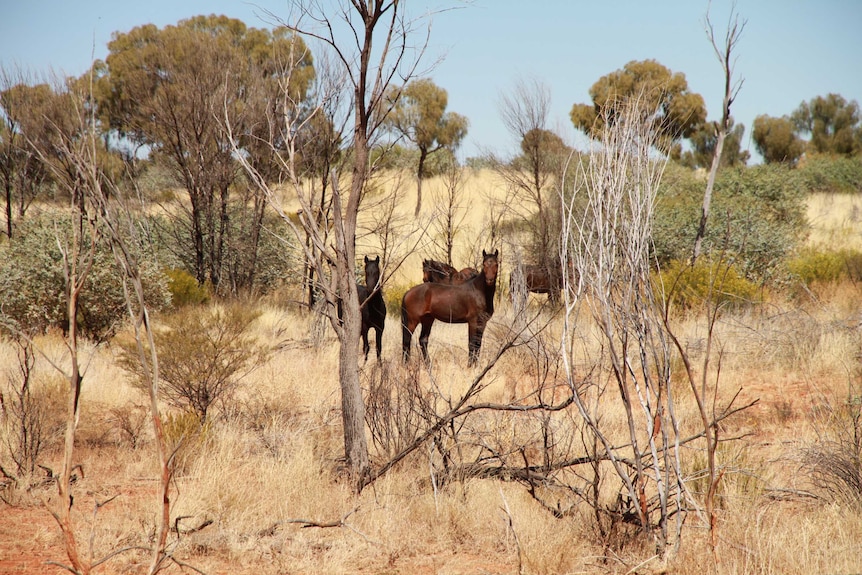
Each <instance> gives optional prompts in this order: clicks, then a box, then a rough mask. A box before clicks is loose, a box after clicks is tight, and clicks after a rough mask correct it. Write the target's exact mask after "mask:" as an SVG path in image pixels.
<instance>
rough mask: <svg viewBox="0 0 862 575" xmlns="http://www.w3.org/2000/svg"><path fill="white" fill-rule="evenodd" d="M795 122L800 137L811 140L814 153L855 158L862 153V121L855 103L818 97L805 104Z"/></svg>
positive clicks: (795, 114) (830, 95)
mask: <svg viewBox="0 0 862 575" xmlns="http://www.w3.org/2000/svg"><path fill="white" fill-rule="evenodd" d="M791 119H792V121H793V123H794V125H795V126H796V129H797V131H798V132H799V133H801V134H807V135H809V136H810V140H809V141H808V151H809V152H810V153H814V154H840V155H844V156H853V155H855V154H858V153H859V152H860V151H862V118H860V115H859V104H858V103H857V102H856V101H855V100H851V101H850V102H848V101H847V100H845V99H844V98H843V97H842V96H840V95H838V94H828V95H827V96H817V97H816V98H812V99H811V100H810V101H809V102H802V104H800V105H799V107H798V108H797V109H796V111H794V112H793V115H792V116H791Z"/></svg>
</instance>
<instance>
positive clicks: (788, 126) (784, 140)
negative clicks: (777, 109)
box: [753, 114, 805, 165]
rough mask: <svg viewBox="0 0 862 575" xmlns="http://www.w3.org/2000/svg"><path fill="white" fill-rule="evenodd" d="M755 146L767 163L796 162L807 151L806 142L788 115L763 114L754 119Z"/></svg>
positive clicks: (791, 163)
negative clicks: (773, 115) (779, 116)
mask: <svg viewBox="0 0 862 575" xmlns="http://www.w3.org/2000/svg"><path fill="white" fill-rule="evenodd" d="M753 138H754V147H755V148H756V149H757V151H758V152H759V153H760V155H761V156H763V161H764V162H766V163H767V164H772V163H784V164H790V165H793V164H795V163H796V162H797V161H798V160H799V158H800V157H801V156H802V154H803V152H804V151H805V142H804V141H803V140H802V139H801V138H800V137H799V136H797V135H796V131H795V129H794V126H793V122H792V121H791V120H790V118H788V117H787V116H785V117H783V118H772V117H770V116H767V115H765V114H761V115H760V116H757V117H756V118H755V119H754V133H753Z"/></svg>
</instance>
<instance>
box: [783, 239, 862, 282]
mask: <svg viewBox="0 0 862 575" xmlns="http://www.w3.org/2000/svg"><path fill="white" fill-rule="evenodd" d="M787 270H788V271H789V272H790V274H791V275H792V276H793V277H794V279H796V280H798V281H799V282H801V283H803V284H804V285H806V286H808V287H811V286H813V285H815V284H821V285H822V284H828V283H834V282H838V281H841V280H844V279H850V280H852V281H854V282H856V281H860V280H862V252H860V251H858V250H849V249H845V250H838V251H821V250H818V249H816V248H805V249H803V250H800V251H799V253H798V254H796V255H795V256H794V257H793V258H790V259H789V260H788V261H787Z"/></svg>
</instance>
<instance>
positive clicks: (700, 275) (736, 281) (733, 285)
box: [653, 258, 757, 309]
mask: <svg viewBox="0 0 862 575" xmlns="http://www.w3.org/2000/svg"><path fill="white" fill-rule="evenodd" d="M653 281H654V283H655V284H656V286H657V290H656V291H657V293H659V294H662V296H663V298H664V302H665V303H667V300H668V299H669V300H670V303H671V304H673V305H675V306H679V307H681V308H683V309H693V308H696V307H699V306H701V305H703V304H704V303H705V302H706V301H707V300H708V299H709V301H711V302H712V303H713V304H715V305H722V306H731V307H737V306H741V305H746V304H748V303H751V302H752V301H753V300H754V298H755V296H756V295H757V285H756V284H754V283H753V282H751V281H749V280H748V279H746V278H745V277H744V276H743V275H742V273H741V272H740V271H739V270H738V269H737V267H736V266H735V265H734V264H733V263H731V262H728V261H727V260H723V259H720V258H716V259H709V258H700V259H699V260H698V261H697V262H696V263H695V265H694V266H692V265H691V264H690V263H689V262H688V261H687V260H685V261H684V260H673V261H671V262H670V263H669V264H668V265H666V266H664V267H662V269H661V271H660V272H659V274H658V275H657V276H654V278H653Z"/></svg>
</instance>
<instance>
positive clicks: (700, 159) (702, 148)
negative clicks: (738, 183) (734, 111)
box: [680, 118, 751, 169]
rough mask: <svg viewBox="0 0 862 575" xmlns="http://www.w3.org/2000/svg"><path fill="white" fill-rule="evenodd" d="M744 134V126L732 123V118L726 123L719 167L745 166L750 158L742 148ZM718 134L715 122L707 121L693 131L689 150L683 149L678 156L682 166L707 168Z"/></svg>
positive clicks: (709, 164)
mask: <svg viewBox="0 0 862 575" xmlns="http://www.w3.org/2000/svg"><path fill="white" fill-rule="evenodd" d="M744 136H745V126H744V125H743V124H734V123H733V118H731V119H730V122H729V123H728V130H727V136H726V138H725V140H724V147H723V149H722V151H721V163H720V167H721V168H727V167H734V166H745V165H746V164H748V160H749V159H751V154H750V153H749V152H748V150H743V149H742V141H743V138H744ZM717 140H718V134H717V131H716V127H715V124H714V123H712V122H707V123H705V124H703V125H701V127H700V128H699V129H698V130H697V131H696V132H694V133H693V134H692V135H691V136H690V137H689V141H690V142H691V150H689V151H685V152H683V154H682V157H681V158H680V161H681V163H682V164H683V165H684V166H688V167H690V168H705V169H709V168H710V166H711V165H712V159H713V157H714V156H715V145H716V143H717Z"/></svg>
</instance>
